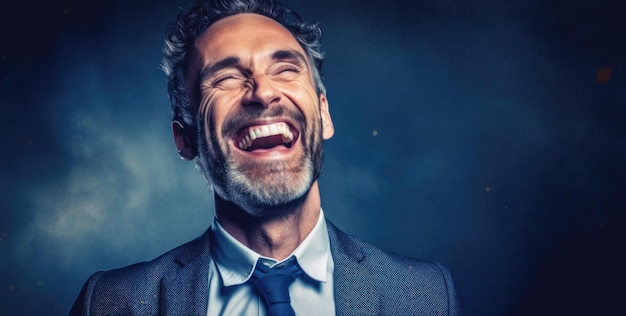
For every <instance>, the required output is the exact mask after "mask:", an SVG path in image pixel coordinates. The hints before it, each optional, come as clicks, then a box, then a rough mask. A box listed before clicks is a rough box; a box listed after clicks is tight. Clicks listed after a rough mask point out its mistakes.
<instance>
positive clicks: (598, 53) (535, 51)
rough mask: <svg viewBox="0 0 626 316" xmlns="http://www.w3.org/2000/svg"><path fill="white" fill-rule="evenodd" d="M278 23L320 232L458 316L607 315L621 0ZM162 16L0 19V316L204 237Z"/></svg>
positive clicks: (145, 8)
mask: <svg viewBox="0 0 626 316" xmlns="http://www.w3.org/2000/svg"><path fill="white" fill-rule="evenodd" d="M39 2H41V3H39ZM291 4H292V5H293V7H295V8H296V9H297V10H298V11H299V12H300V13H301V14H302V15H303V16H304V17H305V18H306V19H308V20H319V21H321V22H322V28H323V30H324V34H325V37H324V50H325V51H326V60H325V65H324V76H325V79H326V85H327V88H328V97H329V100H330V105H331V114H332V116H333V120H334V123H335V127H336V134H335V137H334V138H333V139H331V140H330V141H328V142H327V143H326V164H325V168H324V171H323V175H322V178H321V189H322V199H323V206H324V210H325V212H326V214H327V216H328V217H329V218H331V219H332V220H333V221H334V222H335V223H336V224H337V225H338V226H339V227H341V228H343V229H344V230H346V231H347V232H349V233H351V234H354V235H357V236H359V237H361V238H362V239H365V240H367V241H370V242H372V243H374V244H376V245H378V246H380V247H382V248H385V249H388V250H391V251H395V252H398V253H401V254H404V255H408V256H414V257H422V258H427V259H431V260H438V261H441V262H443V263H444V264H446V265H447V266H449V267H450V269H451V270H452V272H453V273H454V275H455V277H456V279H457V282H458V286H459V288H460V290H461V293H462V296H463V298H464V301H465V305H466V307H467V312H468V314H469V315H556V314H560V315H591V314H593V315H601V314H605V315H609V314H615V313H617V312H622V311H623V306H624V303H623V302H624V297H626V290H624V287H623V285H624V284H626V259H625V257H626V255H625V251H626V250H625V247H624V240H626V238H625V237H626V233H625V232H624V229H625V228H626V197H625V194H624V193H626V192H625V191H626V167H625V163H626V126H625V124H626V64H625V63H626V42H625V40H624V37H625V34H626V22H625V19H626V9H625V6H626V5H625V4H623V3H622V1H619V0H613V1H611V0H596V1H580V0H576V1H540V0H529V1H512V0H506V1H499V0H465V1H443V0H416V1H412V2H410V1H356V0H335V1H316V3H313V1H303V0H301V1H293V2H291ZM179 6H187V4H186V3H184V2H183V3H173V1H165V0H162V1H139V0H136V1H93V0H89V1H76V0H68V1H45V2H44V1H36V2H29V3H21V4H17V3H14V4H11V5H5V6H3V8H2V10H0V11H2V19H1V22H0V23H2V24H1V32H2V40H1V42H0V45H1V48H2V50H1V52H0V58H1V59H0V67H1V69H0V70H1V73H0V75H1V77H0V92H1V95H0V102H1V105H2V115H1V117H2V121H1V122H2V124H1V126H0V128H1V131H2V133H0V139H1V141H2V153H3V154H2V158H0V159H1V162H2V163H1V164H0V185H1V189H2V191H1V192H2V193H1V199H0V209H1V210H2V212H1V213H0V273H1V274H0V313H2V314H3V315H44V314H46V315H52V314H65V313H66V312H67V311H68V310H69V307H70V305H71V303H72V301H73V299H74V298H75V296H76V295H77V294H78V291H79V290H80V287H81V285H82V283H83V282H84V281H85V280H86V278H87V277H88V276H89V275H90V274H91V273H93V272H95V271H97V270H101V269H111V268H114V267H119V266H124V265H127V264H130V263H134V262H137V261H143V260H149V259H151V258H154V257H156V256H157V255H159V254H161V253H163V252H165V251H166V250H168V249H170V248H173V247H174V246H176V245H178V244H181V243H183V242H185V241H187V240H190V239H192V238H194V237H195V236H197V235H199V234H201V233H202V232H203V231H204V230H205V229H206V228H207V226H208V225H209V223H210V221H211V219H212V214H213V213H212V212H213V211H212V199H211V194H210V192H209V191H208V189H207V188H206V187H205V185H204V184H203V183H202V181H201V179H200V176H199V175H198V174H197V171H196V170H195V169H194V167H193V164H192V163H186V162H183V161H180V160H179V159H178V157H177V154H176V151H175V150H174V146H173V144H172V142H171V135H170V133H171V132H170V127H169V122H170V114H169V104H168V99H167V96H166V91H165V85H166V81H165V77H164V75H163V74H162V73H161V72H160V70H159V67H158V65H159V62H160V58H161V52H160V51H161V47H162V37H163V34H164V29H165V27H166V25H167V24H168V23H170V22H172V21H173V20H174V17H175V16H176V14H177V13H178V12H179Z"/></svg>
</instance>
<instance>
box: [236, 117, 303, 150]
mask: <svg viewBox="0 0 626 316" xmlns="http://www.w3.org/2000/svg"><path fill="white" fill-rule="evenodd" d="M273 135H282V137H283V143H289V142H291V141H293V133H292V132H291V130H290V129H289V127H288V126H287V124H285V123H275V124H270V125H262V126H255V127H251V128H248V134H247V135H246V136H245V137H243V138H242V139H241V140H240V141H239V144H238V145H239V148H241V149H244V150H245V149H248V148H249V147H250V146H251V145H252V142H254V140H255V139H257V138H260V137H268V136H273Z"/></svg>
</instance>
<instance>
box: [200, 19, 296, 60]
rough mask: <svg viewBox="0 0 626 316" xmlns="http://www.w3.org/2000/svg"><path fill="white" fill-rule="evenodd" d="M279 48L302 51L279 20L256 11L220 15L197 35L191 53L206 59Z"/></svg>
mask: <svg viewBox="0 0 626 316" xmlns="http://www.w3.org/2000/svg"><path fill="white" fill-rule="evenodd" d="M278 49H291V50H297V51H299V52H301V53H302V54H304V51H303V49H302V47H301V46H300V44H299V43H298V41H297V40H296V39H295V37H294V36H293V35H292V34H291V32H289V30H287V29H286V28H285V27H284V26H282V25H281V24H280V23H278V22H276V21H274V20H273V19H271V18H268V17H265V16H262V15H259V14H254V13H240V14H236V15H231V16H228V17H225V18H222V19H220V20H219V21H217V22H215V23H214V24H212V25H211V26H210V27H209V28H207V29H206V30H205V31H204V33H202V35H200V36H199V37H198V38H197V39H196V41H195V44H194V50H193V51H194V54H193V55H196V57H199V59H201V60H203V61H204V62H209V61H210V60H216V59H219V58H222V57H224V56H230V55H233V56H241V57H245V55H246V54H248V55H250V57H252V56H254V55H256V54H263V53H264V52H266V53H268V54H269V51H271V50H278ZM242 55H243V56H242Z"/></svg>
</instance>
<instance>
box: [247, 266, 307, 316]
mask: <svg viewBox="0 0 626 316" xmlns="http://www.w3.org/2000/svg"><path fill="white" fill-rule="evenodd" d="M302 273H303V271H302V269H300V266H299V265H298V262H297V261H296V260H295V258H291V259H289V260H287V261H286V262H285V263H284V264H282V265H280V266H275V267H274V268H270V267H268V266H266V265H264V264H263V263H262V262H261V261H258V262H257V264H256V269H254V272H252V277H251V278H250V282H251V283H252V284H253V285H254V286H255V287H256V288H257V289H258V290H259V293H260V294H261V297H262V298H263V301H265V305H266V306H267V314H268V315H269V316H295V313H294V311H293V307H291V300H290V299H289V285H291V283H293V281H295V280H296V278H297V277H298V276H300V275H301V274H302Z"/></svg>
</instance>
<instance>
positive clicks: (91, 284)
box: [69, 271, 104, 316]
mask: <svg viewBox="0 0 626 316" xmlns="http://www.w3.org/2000/svg"><path fill="white" fill-rule="evenodd" d="M102 274H104V272H102V271H100V272H96V273H94V274H93V275H92V276H91V277H90V278H89V279H88V280H87V282H85V285H83V288H82V290H80V294H78V297H77V298H76V300H75V301H74V305H72V309H71V310H70V313H69V315H70V316H81V315H90V314H91V313H90V310H91V299H92V297H93V290H94V288H95V287H96V284H97V283H98V280H99V279H100V277H101V276H102Z"/></svg>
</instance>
